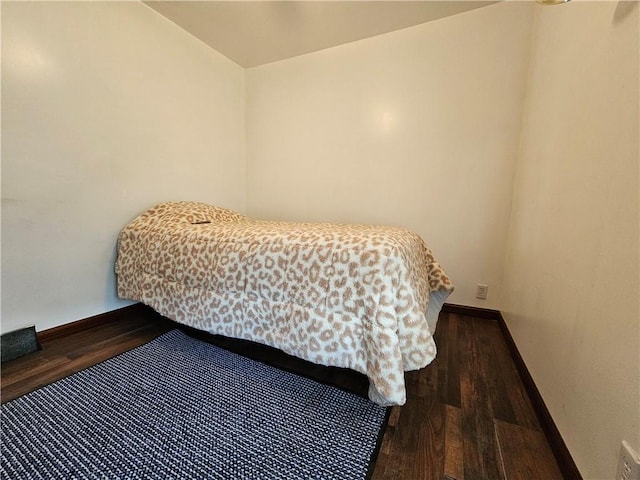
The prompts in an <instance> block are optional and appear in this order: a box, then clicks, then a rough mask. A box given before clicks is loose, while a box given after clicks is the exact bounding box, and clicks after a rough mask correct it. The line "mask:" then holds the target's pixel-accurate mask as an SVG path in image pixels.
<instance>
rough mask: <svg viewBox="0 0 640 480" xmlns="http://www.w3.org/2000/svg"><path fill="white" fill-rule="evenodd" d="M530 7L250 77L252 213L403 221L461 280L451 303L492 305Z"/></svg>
mask: <svg viewBox="0 0 640 480" xmlns="http://www.w3.org/2000/svg"><path fill="white" fill-rule="evenodd" d="M530 8H531V5H525V4H523V3H520V2H518V3H509V4H498V5H494V6H491V7H486V8H482V9H478V10H475V11H471V12H467V13H464V14H460V15H456V16H453V17H449V18H445V19H442V20H438V21H434V22H430V23H427V24H423V25H420V26H417V27H412V28H408V29H405V30H401V31H397V32H393V33H389V34H385V35H380V36H378V37H373V38H370V39H367V40H362V41H358V42H354V43H351V44H347V45H343V46H340V47H336V48H331V49H327V50H323V51H320V52H317V53H312V54H308V55H304V56H300V57H296V58H293V59H290V60H284V61H281V62H277V63H272V64H268V65H265V66H262V67H257V68H251V69H248V70H247V92H248V94H247V107H248V108H247V131H248V144H247V155H248V163H249V177H248V179H249V180H248V189H247V191H248V209H249V213H250V214H252V215H254V216H257V217H264V218H281V219H297V220H302V219H306V220H315V221H323V220H326V221H339V222H366V223H383V224H400V225H404V226H407V227H409V228H411V229H413V230H415V231H416V232H418V233H419V234H421V235H422V236H423V237H424V238H425V239H426V241H427V243H429V244H430V246H431V247H432V249H433V251H434V253H435V255H436V258H438V259H439V261H440V262H441V263H442V265H443V266H444V268H445V269H446V271H447V272H448V273H449V275H450V276H451V277H452V279H453V281H454V283H455V285H456V289H457V290H456V292H455V293H454V295H453V296H452V297H451V298H450V301H452V302H455V303H461V304H465V305H480V306H483V307H487V308H497V306H498V304H497V301H496V300H497V298H498V297H499V292H500V289H501V284H502V265H503V260H504V253H505V246H506V238H507V228H508V221H509V212H510V206H511V196H512V181H513V172H514V167H515V159H516V156H517V148H518V138H519V132H520V121H521V116H522V100H523V97H524V88H525V78H526V71H527V59H528V48H529V40H530V34H531V19H532V17H531V9H530ZM477 283H487V284H489V299H488V300H487V301H486V302H483V301H479V300H476V299H475V286H476V284H477Z"/></svg>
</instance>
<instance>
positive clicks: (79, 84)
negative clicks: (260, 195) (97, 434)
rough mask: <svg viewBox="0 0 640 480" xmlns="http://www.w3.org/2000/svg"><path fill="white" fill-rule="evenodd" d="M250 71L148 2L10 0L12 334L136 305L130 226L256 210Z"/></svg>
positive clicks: (7, 287)
mask: <svg viewBox="0 0 640 480" xmlns="http://www.w3.org/2000/svg"><path fill="white" fill-rule="evenodd" d="M244 98H245V92H244V70H243V69H242V68H240V67H239V66H237V65H236V64H234V63H232V62H231V61H229V60H227V59H226V58H224V57H223V56H222V55H220V54H218V53H217V52H214V51H213V50H211V49H209V48H208V47H205V46H204V44H202V43H201V42H199V41H198V40H196V39H195V38H193V37H192V36H191V35H189V34H187V33H185V32H184V31H183V30H181V29H180V28H178V27H176V26H175V25H174V24H172V23H171V22H169V21H168V20H166V19H165V18H164V17H162V16H160V15H159V14H158V13H156V12H155V11H153V10H151V9H150V8H149V7H147V6H146V5H144V4H142V3H139V2H28V3H24V2H15V3H13V2H2V331H3V332H6V331H9V330H11V329H14V328H18V327H21V326H24V325H29V324H34V323H35V324H36V327H37V329H38V330H42V329H44V328H48V327H51V326H55V325H59V324H63V323H67V322H70V321H73V320H76V319H80V318H85V317H88V316H91V315H94V314H98V313H102V312H105V311H108V310H112V309H114V308H118V307H121V306H123V305H126V304H127V303H126V302H123V301H120V300H118V299H117V298H116V295H115V278H114V273H113V262H114V258H115V241H116V237H117V234H118V231H119V229H120V228H121V227H122V226H123V225H124V224H125V223H126V222H127V221H129V220H130V219H132V218H133V217H134V216H135V215H137V214H138V213H140V212H141V211H142V210H143V209H145V208H148V207H149V206H151V205H153V204H155V203H157V202H160V201H166V200H172V199H193V200H201V201H209V202H211V203H218V204H224V205H226V206H228V207H230V208H234V209H238V210H244V209H245V200H246V191H245V182H246V158H245V152H244V149H245V137H244V135H245V130H244Z"/></svg>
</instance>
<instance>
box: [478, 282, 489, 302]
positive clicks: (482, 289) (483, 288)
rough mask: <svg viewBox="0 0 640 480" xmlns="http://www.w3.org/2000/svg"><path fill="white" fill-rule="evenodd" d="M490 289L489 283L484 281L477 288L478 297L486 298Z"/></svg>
mask: <svg viewBox="0 0 640 480" xmlns="http://www.w3.org/2000/svg"><path fill="white" fill-rule="evenodd" d="M488 291H489V285H485V284H484V283H479V284H478V287H477V289H476V298H480V299H482V300H486V299H487V292H488Z"/></svg>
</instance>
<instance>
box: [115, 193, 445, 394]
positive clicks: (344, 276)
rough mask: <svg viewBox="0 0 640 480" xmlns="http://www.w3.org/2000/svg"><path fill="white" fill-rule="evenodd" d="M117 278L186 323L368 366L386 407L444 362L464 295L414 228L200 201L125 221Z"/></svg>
mask: <svg viewBox="0 0 640 480" xmlns="http://www.w3.org/2000/svg"><path fill="white" fill-rule="evenodd" d="M116 274H117V289H118V295H119V296H120V297H121V298H125V299H131V300H136V301H140V302H142V303H144V304H146V305H148V306H150V307H152V308H153V309H154V310H156V311H157V312H158V313H160V314H162V315H164V316H166V317H168V318H170V319H172V320H174V321H176V322H178V323H182V324H185V325H188V326H190V327H193V328H197V329H200V330H203V331H206V332H209V333H212V334H220V335H225V336H228V337H233V338H240V339H245V340H251V341H255V342H259V343H263V344H267V345H270V346H272V347H276V348H278V349H280V350H283V351H284V352H286V353H288V354H290V355H294V356H296V357H299V358H302V359H304V360H308V361H311V362H314V363H318V364H322V365H327V366H336V367H344V368H350V369H353V370H356V371H358V372H361V373H363V374H365V375H366V376H367V377H368V378H369V384H370V386H369V398H370V399H371V400H372V401H374V402H376V403H379V404H381V405H402V404H404V403H405V401H406V391H405V384H404V372H405V371H410V370H417V369H420V368H423V367H424V366H426V365H428V364H429V363H430V362H431V361H432V360H433V359H434V358H435V355H436V345H435V343H434V340H433V334H434V332H435V327H436V321H437V317H438V313H439V311H440V308H441V307H442V304H443V303H444V301H445V299H446V298H447V296H448V295H449V294H450V293H451V292H452V291H453V286H452V284H451V282H450V280H449V278H448V277H447V275H446V274H445V273H444V271H443V270H442V268H441V267H440V265H439V264H438V263H437V262H436V261H435V259H434V258H433V255H432V253H431V251H430V250H429V248H428V247H427V245H426V244H425V243H424V241H423V240H422V239H421V238H420V237H419V236H418V235H416V234H415V233H412V232H410V231H409V230H406V229H404V228H397V227H383V226H371V225H350V224H349V225H347V224H326V223H293V222H273V221H262V220H254V219H251V218H248V217H246V216H243V215H240V214H238V213H235V212H233V211H230V210H227V209H224V208H219V207H215V206H211V205H207V204H203V203H195V202H169V203H163V204H160V205H157V206H155V207H153V208H151V209H149V210H147V211H146V212H144V213H142V214H141V215H140V216H138V217H137V218H135V219H134V220H133V221H132V222H131V223H129V224H128V225H127V226H126V227H125V228H123V229H122V231H121V232H120V235H119V237H118V256H117V260H116Z"/></svg>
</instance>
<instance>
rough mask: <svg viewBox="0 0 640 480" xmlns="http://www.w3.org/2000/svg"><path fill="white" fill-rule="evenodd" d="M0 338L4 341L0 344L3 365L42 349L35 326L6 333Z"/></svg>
mask: <svg viewBox="0 0 640 480" xmlns="http://www.w3.org/2000/svg"><path fill="white" fill-rule="evenodd" d="M0 338H1V339H2V343H1V344H0V350H1V352H2V363H4V362H8V361H9V360H13V359H14V358H18V357H22V356H23V355H26V354H27V353H31V352H35V351H37V350H40V349H41V347H40V344H39V343H38V337H37V336H36V327H35V326H32V327H26V328H21V329H19V330H14V331H13V332H8V333H5V334H4V335H2V336H1V337H0Z"/></svg>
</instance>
